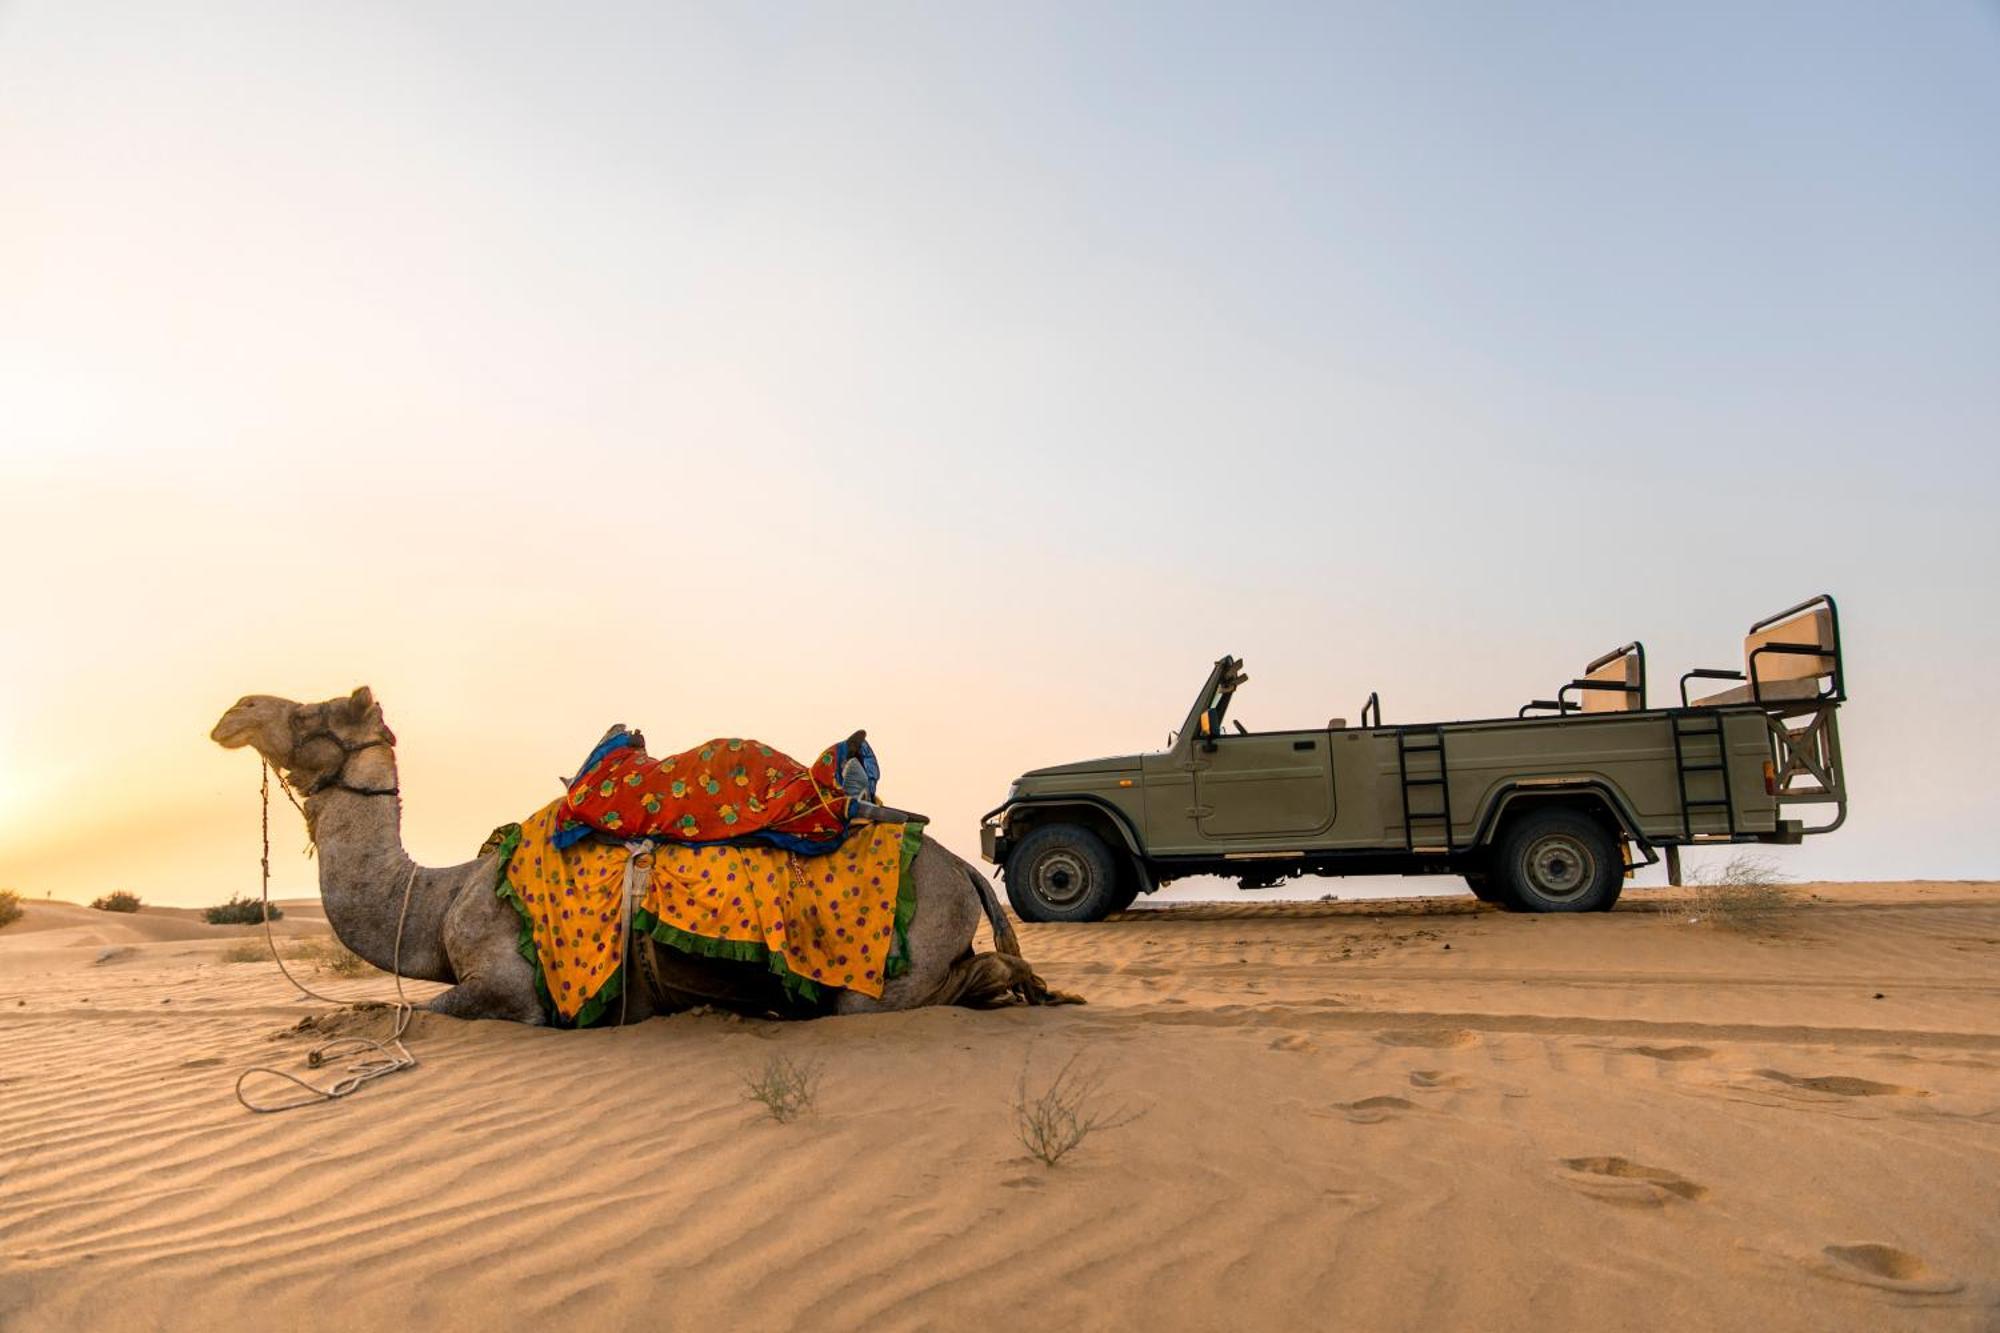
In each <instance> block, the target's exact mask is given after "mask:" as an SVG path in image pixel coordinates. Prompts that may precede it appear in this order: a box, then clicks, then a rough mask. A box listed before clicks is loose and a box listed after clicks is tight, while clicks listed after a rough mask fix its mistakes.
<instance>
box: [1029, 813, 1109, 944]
mask: <svg viewBox="0 0 2000 1333" xmlns="http://www.w3.org/2000/svg"><path fill="white" fill-rule="evenodd" d="M1007 901H1008V902H1010V903H1012V904H1013V905H1014V912H1015V914H1016V915H1018V916H1019V917H1020V918H1021V919H1022V920H1023V921H1102V920H1103V919H1104V918H1105V917H1106V916H1109V915H1110V914H1111V913H1113V912H1117V911H1122V910H1123V909H1124V907H1125V906H1128V905H1130V903H1131V901H1132V900H1131V898H1130V897H1128V896H1126V885H1125V883H1124V882H1123V879H1122V878H1121V876H1120V875H1119V874H1118V868H1117V865H1116V863H1115V862H1113V861H1112V859H1111V849H1110V848H1109V847H1106V846H1105V845H1104V840H1103V839H1102V838H1100V837H1098V836H1097V835H1096V834H1095V833H1092V832H1091V831H1090V830H1089V829H1087V828H1084V827H1082V826H1080V825H1077V824H1047V825H1044V826H1043V827H1041V828H1038V829H1036V830H1035V831H1034V832H1033V833H1030V834H1029V835H1028V836H1027V837H1025V838H1023V839H1021V842H1020V845H1019V846H1018V847H1016V848H1015V849H1014V854H1013V855H1012V856H1009V857H1008V858H1007Z"/></svg>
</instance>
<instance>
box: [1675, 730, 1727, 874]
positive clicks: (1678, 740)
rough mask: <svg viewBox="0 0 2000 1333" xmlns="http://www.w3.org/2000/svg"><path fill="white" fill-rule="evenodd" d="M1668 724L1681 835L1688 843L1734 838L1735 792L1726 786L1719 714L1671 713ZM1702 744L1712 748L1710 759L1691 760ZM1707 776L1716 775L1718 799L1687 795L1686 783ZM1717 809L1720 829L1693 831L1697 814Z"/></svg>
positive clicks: (1725, 753) (1716, 797) (1724, 748)
mask: <svg viewBox="0 0 2000 1333" xmlns="http://www.w3.org/2000/svg"><path fill="white" fill-rule="evenodd" d="M1668 725H1670V726H1671V727H1673V729H1674V771H1675V773H1676V775H1677V776H1678V778H1679V781H1680V788H1681V833H1682V834H1683V835H1684V836H1685V837H1686V838H1687V839H1688V841H1690V842H1692V841H1694V840H1695V838H1696V837H1698V836H1706V837H1723V836H1727V837H1731V838H1734V837H1735V836H1736V801H1735V793H1734V792H1733V791H1731V790H1730V787H1729V751H1728V748H1727V745H1728V742H1727V741H1726V739H1725V738H1724V736H1723V732H1722V714H1720V713H1718V712H1712V711H1710V712H1702V713H1673V714H1670V715H1669V718H1668ZM1703 741H1708V742H1712V743H1713V744H1714V746H1715V757H1714V759H1713V760H1710V759H1707V758H1702V759H1695V758H1693V757H1692V751H1693V750H1694V749H1695V748H1696V747H1697V746H1698V745H1699V744H1700V743H1701V742H1703ZM1710 774H1720V775H1721V778H1722V794H1721V795H1720V796H1691V795H1689V794H1688V787H1689V785H1690V782H1691V781H1693V782H1697V783H1698V782H1700V781H1701V780H1702V779H1703V777H1705V776H1707V775H1710ZM1704 810H1720V811H1721V812H1722V822H1723V828H1722V829H1704V830H1702V832H1701V834H1697V833H1696V832H1695V827H1694V820H1695V815H1696V813H1697V812H1699V811H1704Z"/></svg>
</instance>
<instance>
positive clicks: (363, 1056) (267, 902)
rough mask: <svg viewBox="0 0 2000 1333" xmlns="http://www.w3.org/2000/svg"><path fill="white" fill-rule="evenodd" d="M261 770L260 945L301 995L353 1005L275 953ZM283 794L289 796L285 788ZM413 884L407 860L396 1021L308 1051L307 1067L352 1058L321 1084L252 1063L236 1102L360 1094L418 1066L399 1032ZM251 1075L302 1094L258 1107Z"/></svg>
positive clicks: (304, 1102) (290, 1104)
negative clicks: (315, 985) (382, 1032)
mask: <svg viewBox="0 0 2000 1333" xmlns="http://www.w3.org/2000/svg"><path fill="white" fill-rule="evenodd" d="M263 769H264V776H263V781H262V783H261V785H260V786H259V789H258V794H259V795H260V796H261V797H262V799H263V804H264V862H263V865H264V892H263V903H264V943H265V944H267V945H269V946H270V949H271V957H272V958H274V959H276V960H277V964H278V970H279V971H280V972H283V973H284V974H285V980H287V981H289V982H291V983H292V985H294V986H296V987H298V989H299V991H300V992H301V993H302V994H304V995H306V996H309V997H310V998H312V999H315V1000H319V1001H322V1002H324V1003H326V1004H351V1003H353V1001H351V1000H337V999H335V998H334V997H332V996H330V995H321V994H320V993H319V992H318V991H316V990H313V989H312V988H311V987H310V986H307V985H306V984H305V983H304V982H303V981H300V980H299V979H298V978H297V977H295V976H293V975H292V970H291V969H290V968H288V967H286V966H285V959H284V955H282V954H280V953H279V952H278V941H277V939H276V938H275V937H274V936H273V935H272V934H271V765H270V764H269V763H266V764H264V765H263ZM285 794H286V795H287V796H290V795H291V793H290V792H289V791H287V792H286V793H285ZM292 804H293V805H294V806H297V805H298V802H297V801H293V802H292ZM299 813H300V814H304V813H305V811H304V810H303V809H301V810H300V811H299ZM416 886H417V866H416V865H415V864H414V863H412V864H411V866H410V873H409V876H408V878H406V879H404V881H403V906H402V910H401V911H399V912H398V913H397V914H396V943H395V948H394V952H393V953H392V954H391V956H390V967H391V969H392V970H393V972H394V974H395V978H396V1006H395V1007H396V1024H395V1027H394V1029H393V1030H392V1031H391V1032H390V1033H389V1036H388V1038H387V1039H386V1040H384V1041H376V1040H375V1039H374V1038H372V1037H335V1038H333V1039H332V1040H331V1041H323V1042H321V1043H320V1044H319V1045H317V1046H315V1047H313V1048H312V1049H311V1050H310V1051H307V1052H306V1067H307V1068H308V1069H318V1068H319V1067H320V1066H321V1065H324V1064H328V1063H330V1062H331V1061H333V1060H337V1059H340V1058H342V1057H343V1056H350V1055H351V1056H355V1057H356V1058H355V1059H353V1060H352V1061H350V1062H349V1063H348V1065H347V1066H346V1069H345V1072H344V1073H343V1074H342V1076H341V1077H340V1078H337V1079H335V1080H334V1081H333V1082H331V1083H329V1084H326V1085H325V1086H323V1087H322V1086H321V1085H319V1084H316V1083H309V1082H307V1081H306V1080H305V1079H302V1078H300V1077H299V1076H298V1075H297V1074H290V1073H287V1072H285V1071H284V1070H282V1069H274V1068H272V1067H271V1066H269V1065H252V1066H251V1067H250V1068H248V1069H246V1070H244V1071H243V1072H242V1073H241V1074H238V1075H237V1076H236V1100H237V1101H239V1102H241V1103H243V1105H244V1107H245V1108H247V1109H248V1110H252V1111H256V1112H258V1113H259V1114H264V1113H268V1112H272V1111H294V1110H297V1109H298V1108H299V1107H301V1106H317V1105H319V1104H320V1103H322V1102H331V1101H338V1100H339V1099H340V1098H342V1097H345V1096H347V1095H349V1094H350V1093H355V1092H359V1091H360V1090H361V1089H362V1088H363V1087H365V1086H366V1085H367V1084H369V1083H371V1082H373V1081H374V1080H376V1079H378V1078H383V1077H385V1076H387V1075H389V1074H393V1073H395V1072H397V1071H398V1070H402V1069H415V1068H416V1067H417V1057H416V1056H414V1055H412V1054H410V1048H409V1047H408V1046H406V1045H404V1044H403V1034H404V1033H405V1032H406V1031H408V1030H409V1026H410V1020H411V1019H412V1018H413V1017H414V1016H415V1013H416V1010H415V1008H414V1007H413V1006H412V1005H411V1004H410V1001H409V998H408V997H407V996H405V995H404V994H403V926H404V923H405V922H406V921H407V920H408V919H409V915H410V894H411V892H412V891H413V890H414V889H415V888H416ZM252 1074H269V1075H270V1076H271V1077H273V1078H281V1079H284V1080H285V1081H286V1082H287V1083H291V1084H295V1085H296V1086H297V1087H298V1088H299V1089H301V1090H302V1091H303V1092H304V1093H305V1094H306V1095H305V1096H303V1097H297V1096H295V1097H293V1098H292V1100H290V1101H285V1102H275V1103H270V1104H267V1105H263V1106H260V1105H258V1104H257V1103H256V1102H253V1101H251V1100H250V1099H249V1098H248V1097H245V1096H244V1095H243V1083H244V1080H246V1079H248V1078H249V1077H250V1076H251V1075H252Z"/></svg>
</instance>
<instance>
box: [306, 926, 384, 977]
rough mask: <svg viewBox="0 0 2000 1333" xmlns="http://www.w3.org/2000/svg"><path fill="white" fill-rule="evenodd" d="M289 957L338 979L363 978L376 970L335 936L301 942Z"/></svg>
mask: <svg viewBox="0 0 2000 1333" xmlns="http://www.w3.org/2000/svg"><path fill="white" fill-rule="evenodd" d="M287 957H290V958H295V959H298V960H300V961H302V962H307V963H311V964H312V965H313V967H314V968H316V969H317V970H319V971H321V972H329V973H332V974H333V975H334V976H336V977H363V976H367V975H368V974H369V973H370V972H373V971H374V970H375V965H374V964H373V963H371V962H369V961H368V960H367V959H366V958H363V957H362V956H361V955H360V954H358V953H356V952H354V950H352V949H350V948H348V947H347V946H346V945H345V944H342V943H341V942H340V941H339V940H338V939H336V938H334V937H333V936H328V937H327V938H326V939H323V940H319V939H313V940H300V941H299V943H298V944H297V946H296V947H294V948H293V950H292V952H291V953H290V954H288V955H287Z"/></svg>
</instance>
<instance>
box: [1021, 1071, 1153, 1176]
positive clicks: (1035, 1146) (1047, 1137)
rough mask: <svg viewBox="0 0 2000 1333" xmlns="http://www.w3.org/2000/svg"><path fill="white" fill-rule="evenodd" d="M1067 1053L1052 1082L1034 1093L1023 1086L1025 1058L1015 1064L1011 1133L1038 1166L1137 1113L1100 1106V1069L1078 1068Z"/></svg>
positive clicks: (1054, 1160) (1126, 1122) (1051, 1162)
mask: <svg viewBox="0 0 2000 1333" xmlns="http://www.w3.org/2000/svg"><path fill="white" fill-rule="evenodd" d="M1076 1060H1077V1057H1076V1056H1074V1055H1072V1056H1071V1057H1070V1058H1069V1059H1068V1060H1066V1061H1064V1062H1063V1067H1062V1068H1061V1069H1059V1070H1057V1071H1056V1077H1055V1081H1054V1082H1052V1083H1050V1084H1049V1085H1048V1087H1046V1088H1044V1089H1042V1090H1041V1091H1040V1092H1030V1091H1029V1089H1028V1069H1029V1064H1030V1062H1031V1061H1029V1060H1024V1061H1022V1063H1021V1081H1020V1083H1019V1084H1018V1085H1017V1086H1016V1088H1015V1092H1014V1133H1015V1134H1016V1135H1017V1136H1018V1137H1019V1138H1020V1140H1021V1146H1022V1147H1024V1148H1026V1149H1027V1150H1028V1155H1029V1156H1031V1157H1033V1158H1034V1159H1035V1160H1036V1161H1038V1162H1040V1163H1041V1164H1042V1165H1043V1166H1054V1165H1055V1164H1056V1163H1057V1162H1060V1161H1061V1160H1062V1159H1063V1158H1064V1157H1066V1156H1067V1155H1068V1154H1069V1153H1070V1152H1071V1150H1073V1149H1075V1148H1076V1147H1077V1146H1078V1145H1080V1144H1081V1143H1082V1142H1083V1141H1084V1140H1085V1139H1087V1138H1089V1137H1090V1136H1091V1135H1092V1134H1093V1133H1095V1132H1097V1131H1099V1130H1110V1129H1117V1128H1119V1127H1121V1126H1124V1125H1129V1124H1131V1123H1132V1122H1133V1121H1134V1120H1137V1119H1138V1118H1139V1116H1140V1115H1141V1114H1142V1112H1138V1111H1128V1110H1126V1109H1125V1108H1124V1107H1122V1106H1116V1107H1107V1106H1105V1105H1103V1091H1104V1074H1103V1072H1102V1071H1101V1070H1088V1071H1085V1072H1082V1073H1079V1072H1078V1071H1077V1068H1076Z"/></svg>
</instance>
